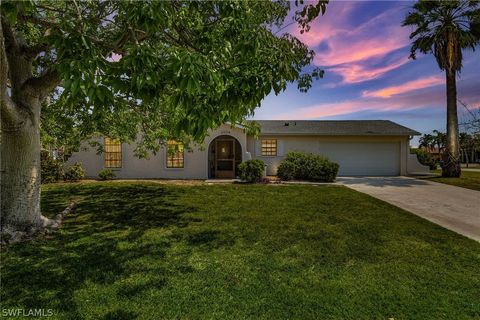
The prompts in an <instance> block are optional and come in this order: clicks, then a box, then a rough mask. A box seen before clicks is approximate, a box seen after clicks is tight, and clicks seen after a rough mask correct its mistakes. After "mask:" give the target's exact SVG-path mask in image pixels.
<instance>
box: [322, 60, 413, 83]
mask: <svg viewBox="0 0 480 320" xmlns="http://www.w3.org/2000/svg"><path fill="white" fill-rule="evenodd" d="M407 62H408V58H407V57H403V58H400V59H398V60H397V61H393V62H390V63H387V64H386V65H384V66H368V65H367V64H365V63H364V61H357V62H353V63H346V64H342V65H338V66H334V67H331V68H329V70H331V71H333V72H336V73H338V74H340V75H341V76H342V78H343V83H359V82H363V81H368V80H373V79H377V78H379V77H381V76H382V75H384V74H385V73H387V72H389V71H392V70H394V69H397V68H398V67H400V66H402V65H404V64H405V63H407Z"/></svg>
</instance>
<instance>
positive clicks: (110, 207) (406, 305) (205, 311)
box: [1, 182, 480, 320]
mask: <svg viewBox="0 0 480 320" xmlns="http://www.w3.org/2000/svg"><path fill="white" fill-rule="evenodd" d="M42 196H43V201H42V210H43V212H44V213H45V214H48V215H54V214H56V213H58V212H60V211H61V210H62V209H63V208H64V207H65V205H66V203H67V202H68V200H69V199H70V198H78V199H81V202H80V203H79V205H78V207H77V209H76V211H75V212H74V213H72V214H71V215H70V216H68V217H67V218H66V220H65V223H64V226H63V228H62V229H61V231H59V232H58V233H56V234H54V235H51V236H49V237H48V238H42V239H38V240H37V241H35V242H30V243H21V244H17V245H13V246H11V247H9V248H7V249H6V250H4V251H3V252H1V284H2V288H1V302H2V306H1V308H2V309H5V308H46V309H48V308H50V309H53V310H54V312H55V317H54V318H60V319H117V320H121V319H204V318H209V319H261V318H263V319H387V318H395V319H422V320H423V319H452V318H455V319H472V318H473V319H480V298H479V297H480V244H479V243H477V242H474V241H472V240H469V239H467V238H464V237H462V236H460V235H457V234H455V233H453V232H450V231H448V230H446V229H443V228H441V227H439V226H437V225H434V224H432V223H430V222H427V221H426V220H422V219H420V218H419V217H417V216H414V215H412V214H410V213H408V212H405V211H403V210H401V209H399V208H396V207H394V206H391V205H389V204H387V203H385V202H382V201H379V200H376V199H374V198H371V197H369V196H367V195H364V194H361V193H358V192H355V191H353V190H350V189H347V188H346V187H341V186H298V185H297V186H294V185H292V186H278V185H277V186H274V185H212V186H209V185H203V186H175V185H160V184H155V183H136V182H128V183H120V182H106V183H91V184H63V185H48V186H45V187H44V188H43V192H42Z"/></svg>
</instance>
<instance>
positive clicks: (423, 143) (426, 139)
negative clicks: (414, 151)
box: [418, 133, 435, 152]
mask: <svg viewBox="0 0 480 320" xmlns="http://www.w3.org/2000/svg"><path fill="white" fill-rule="evenodd" d="M418 142H419V145H418V146H419V147H421V148H425V150H426V151H427V152H432V151H433V149H434V148H435V145H434V144H435V141H434V138H433V136H432V135H431V134H429V133H425V134H424V135H423V136H422V137H421V138H420V139H419V140H418Z"/></svg>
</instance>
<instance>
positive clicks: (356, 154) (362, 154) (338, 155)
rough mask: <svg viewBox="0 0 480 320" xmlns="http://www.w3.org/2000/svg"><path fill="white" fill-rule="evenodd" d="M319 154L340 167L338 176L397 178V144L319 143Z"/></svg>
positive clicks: (398, 145)
mask: <svg viewBox="0 0 480 320" xmlns="http://www.w3.org/2000/svg"><path fill="white" fill-rule="evenodd" d="M319 153H320V154H322V155H325V156H327V157H328V158H329V159H330V160H332V161H334V162H336V163H338V164H339V165H340V170H339V172H338V175H339V176H397V175H399V174H400V143H398V142H388V143H385V142H381V143H380V142H378V143H377V142H335V143H333V142H320V150H319Z"/></svg>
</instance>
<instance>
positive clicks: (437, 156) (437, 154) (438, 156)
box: [419, 146, 443, 160]
mask: <svg viewBox="0 0 480 320" xmlns="http://www.w3.org/2000/svg"><path fill="white" fill-rule="evenodd" d="M419 149H421V150H424V151H425V152H428V153H430V155H431V156H432V158H433V159H434V160H442V154H443V149H438V148H430V147H424V146H421V147H420V148H419Z"/></svg>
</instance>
